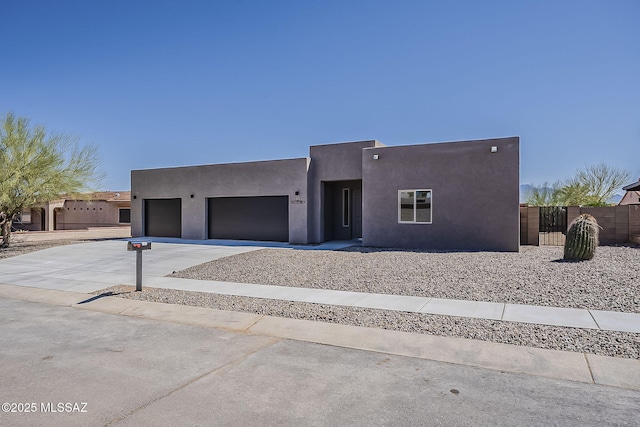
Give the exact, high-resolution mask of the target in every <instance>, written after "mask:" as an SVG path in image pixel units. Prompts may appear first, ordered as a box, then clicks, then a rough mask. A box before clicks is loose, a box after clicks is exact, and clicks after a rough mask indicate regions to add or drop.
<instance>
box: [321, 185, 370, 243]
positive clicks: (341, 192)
mask: <svg viewBox="0 0 640 427" xmlns="http://www.w3.org/2000/svg"><path fill="white" fill-rule="evenodd" d="M322 184H323V191H324V197H323V204H324V206H323V215H324V240H325V241H328V240H351V239H356V238H359V237H362V181H360V180H351V181H325V182H323V183H322Z"/></svg>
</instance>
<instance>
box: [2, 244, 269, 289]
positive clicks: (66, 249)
mask: <svg viewBox="0 0 640 427" xmlns="http://www.w3.org/2000/svg"><path fill="white" fill-rule="evenodd" d="M258 249H261V247H259V246H253V247H252V246H246V247H243V246H211V245H193V244H179V243H159V242H154V243H152V248H151V250H147V251H144V253H143V275H144V277H145V278H146V279H147V280H149V282H152V281H153V280H154V279H156V280H158V279H159V278H163V277H164V276H166V275H167V274H170V273H172V272H173V271H179V270H183V269H185V268H188V267H191V266H194V265H198V264H201V263H203V262H207V261H211V260H214V259H218V258H221V257H226V256H230V255H235V254H239V253H244V252H249V251H254V250H258ZM135 265H136V255H135V252H128V251H127V242H126V241H125V240H110V241H98V242H87V243H77V244H72V245H64V246H56V247H53V248H49V249H44V250H41V251H37V252H33V253H30V254H26V255H20V256H18V257H12V258H7V259H3V260H0V272H1V273H2V279H1V280H0V281H1V282H3V283H12V284H15V285H22V286H30V287H36V288H45V289H58V290H67V291H74V292H93V291H97V290H99V289H103V288H106V287H109V286H112V285H119V284H130V285H133V284H135V271H136V267H135Z"/></svg>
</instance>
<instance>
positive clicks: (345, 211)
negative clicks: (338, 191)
mask: <svg viewBox="0 0 640 427" xmlns="http://www.w3.org/2000/svg"><path fill="white" fill-rule="evenodd" d="M350 218H351V215H350V213H349V189H348V188H343V189H342V226H343V227H349V219H350Z"/></svg>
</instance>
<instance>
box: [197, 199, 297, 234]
mask: <svg viewBox="0 0 640 427" xmlns="http://www.w3.org/2000/svg"><path fill="white" fill-rule="evenodd" d="M208 207H209V239H234V240H259V241H271V242H288V241H289V197H288V196H259V197H215V198H211V199H209V206H208Z"/></svg>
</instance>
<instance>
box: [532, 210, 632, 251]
mask: <svg viewBox="0 0 640 427" xmlns="http://www.w3.org/2000/svg"><path fill="white" fill-rule="evenodd" d="M523 210H526V212H527V213H526V217H527V220H528V221H527V222H524V221H523V220H522V218H523ZM584 213H587V214H590V215H593V217H594V218H595V219H596V221H598V225H599V226H600V227H601V230H600V244H601V245H615V244H620V243H627V242H629V241H631V236H632V235H634V234H640V205H618V206H603V207H589V206H582V207H580V206H569V207H568V208H567V227H568V226H569V224H571V221H573V220H574V219H575V218H576V217H577V216H578V215H580V214H584ZM538 215H539V208H538V207H534V206H532V207H526V208H521V210H520V218H521V222H520V227H521V229H520V235H521V236H524V235H527V240H526V242H525V241H524V240H523V241H522V244H523V245H524V244H528V245H538V244H539V243H538V241H537V236H538V233H537V230H538V221H539V220H538ZM534 221H535V224H534ZM525 228H526V231H525V230H524V229H525Z"/></svg>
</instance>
